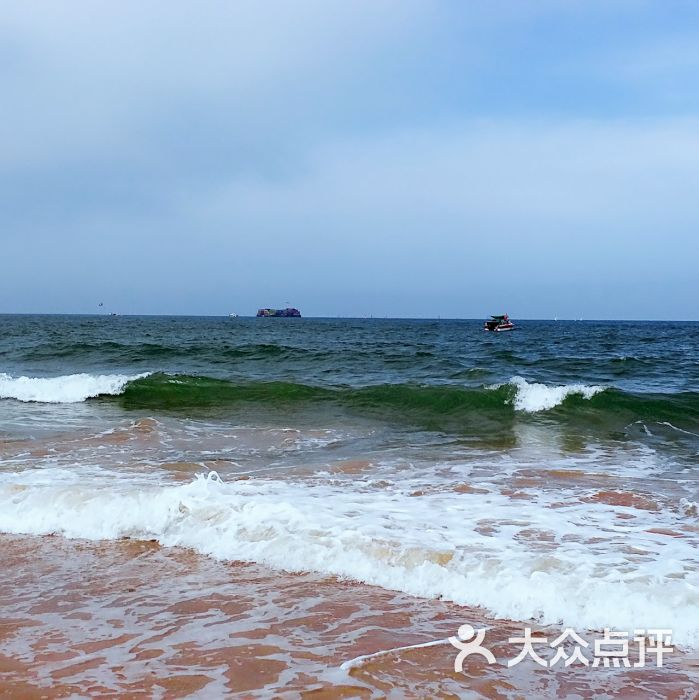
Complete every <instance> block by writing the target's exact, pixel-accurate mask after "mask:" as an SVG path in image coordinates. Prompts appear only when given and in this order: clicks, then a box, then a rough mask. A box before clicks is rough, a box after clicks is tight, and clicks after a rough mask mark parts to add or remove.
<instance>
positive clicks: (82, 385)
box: [0, 373, 147, 403]
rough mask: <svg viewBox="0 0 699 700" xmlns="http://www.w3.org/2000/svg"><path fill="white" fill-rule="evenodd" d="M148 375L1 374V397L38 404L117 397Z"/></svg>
mask: <svg viewBox="0 0 699 700" xmlns="http://www.w3.org/2000/svg"><path fill="white" fill-rule="evenodd" d="M146 376H147V375H146V374H137V375H131V376H127V375H123V374H98V375H93V374H68V375H65V376H62V377H11V376H10V375H9V374H4V373H0V398H2V399H15V400H17V401H24V402H36V403H79V402H81V401H86V400H87V399H91V398H95V397H96V396H105V395H117V394H121V392H122V391H124V387H126V385H127V384H128V383H129V382H131V381H136V380H139V379H142V378H144V377H146Z"/></svg>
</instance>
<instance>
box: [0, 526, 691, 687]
mask: <svg viewBox="0 0 699 700" xmlns="http://www.w3.org/2000/svg"><path fill="white" fill-rule="evenodd" d="M540 535H542V533H536V532H532V533H531V536H532V537H533V538H535V537H537V536H540ZM544 535H545V533H544ZM542 539H543V540H544V541H545V537H544V536H543V535H542ZM0 543H1V546H2V550H3V570H2V575H0V600H1V601H2V605H1V606H0V642H1V644H2V646H1V647H0V648H1V651H0V693H1V694H3V695H5V696H11V697H22V698H40V697H41V698H54V697H70V696H76V695H81V696H86V695H89V696H92V697H96V696H103V695H118V696H119V697H167V698H177V697H187V696H190V695H195V696H197V697H222V696H226V695H235V696H237V697H243V698H247V697H250V698H252V697H284V698H286V697H289V698H292V697H301V698H342V697H347V698H350V697H351V698H355V697H359V698H370V697H372V698H373V697H376V698H379V697H385V696H386V695H387V694H391V693H392V694H393V696H394V697H401V698H402V697H405V698H412V697H415V698H418V697H419V698H457V697H476V698H478V697H481V698H535V697H582V698H597V697H600V696H603V695H605V694H606V695H607V696H611V697H618V698H640V697H643V698H649V697H657V698H687V699H689V698H695V697H697V695H696V690H695V689H696V687H697V682H698V680H699V663H698V662H697V659H696V658H690V657H689V656H688V655H686V654H683V653H680V652H677V653H675V654H673V655H671V656H670V657H668V658H667V666H666V667H665V668H662V669H655V668H647V669H636V670H634V669H624V668H621V669H601V668H597V669H592V668H584V667H574V666H571V667H569V668H564V667H562V666H561V667H560V668H558V667H557V668H555V669H544V668H541V667H539V666H537V665H536V664H534V663H533V662H531V661H526V662H522V663H521V664H519V665H518V666H515V667H513V668H508V667H507V665H506V660H507V659H508V658H512V657H513V656H515V655H516V653H517V651H518V649H516V648H515V647H513V646H512V645H511V644H510V643H509V641H508V639H509V637H511V636H514V637H517V636H521V634H522V630H523V627H524V625H523V623H520V622H511V621H506V620H495V621H493V620H489V619H487V618H486V617H485V615H484V614H483V612H482V611H480V610H477V609H473V608H462V607H459V606H456V605H452V604H448V603H444V602H441V601H433V600H420V599H416V598H412V597H409V596H406V595H404V594H399V593H392V592H390V591H385V590H382V589H379V588H374V587H371V586H364V585H360V584H356V583H351V582H343V581H338V580H336V579H331V578H325V577H321V576H316V575H312V574H304V575H292V574H285V573H279V572H274V571H270V570H268V569H265V568H263V567H260V566H256V565H246V564H229V563H221V562H216V561H213V560H211V559H207V558H205V557H201V556H198V555H196V554H192V553H189V552H186V551H182V550H165V549H162V548H160V547H159V546H157V545H156V544H153V543H147V542H136V541H120V542H113V543H100V544H96V543H86V542H82V541H68V540H64V539H62V538H60V537H43V538H28V537H8V536H2V537H0ZM465 622H468V623H470V624H472V625H473V626H474V627H481V626H489V627H490V629H489V630H488V632H487V635H488V636H487V645H486V646H487V647H488V648H489V649H490V650H491V651H492V652H493V653H494V654H495V656H496V658H497V659H498V663H497V664H495V665H492V666H490V665H487V664H486V663H484V662H483V661H482V659H481V658H480V657H469V658H468V659H467V660H466V663H465V665H464V673H455V672H454V667H453V663H454V657H455V653H456V652H455V650H454V649H453V648H452V647H451V646H450V645H449V644H448V643H445V644H439V645H437V646H432V647H427V648H415V649H407V650H402V651H395V652H392V653H387V654H382V655H379V656H376V657H374V658H369V659H366V660H364V661H363V662H357V663H356V664H355V665H354V667H353V668H350V669H349V670H342V669H341V668H340V666H341V664H342V663H343V662H346V661H349V660H351V659H354V658H356V657H359V656H361V655H370V654H375V653H377V652H380V651H382V650H389V649H395V648H397V647H405V646H408V645H414V644H420V643H424V642H429V641H431V640H440V639H441V640H444V639H446V638H447V637H449V636H452V635H454V634H455V633H456V630H457V628H458V627H459V625H461V624H463V623H465ZM542 634H547V635H548V636H549V637H550V638H552V637H553V636H557V635H558V634H560V630H556V629H550V630H543V631H542Z"/></svg>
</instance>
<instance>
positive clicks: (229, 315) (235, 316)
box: [228, 314, 238, 318]
mask: <svg viewBox="0 0 699 700" xmlns="http://www.w3.org/2000/svg"><path fill="white" fill-rule="evenodd" d="M228 318H238V314H228Z"/></svg>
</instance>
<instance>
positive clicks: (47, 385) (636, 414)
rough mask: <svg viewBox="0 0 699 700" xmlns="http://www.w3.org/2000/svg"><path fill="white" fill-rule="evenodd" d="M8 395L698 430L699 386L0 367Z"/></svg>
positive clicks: (479, 424)
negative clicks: (307, 380) (304, 378)
mask: <svg viewBox="0 0 699 700" xmlns="http://www.w3.org/2000/svg"><path fill="white" fill-rule="evenodd" d="M0 398H4V399H16V400H18V401H25V402H29V401H33V402H40V403H75V402H80V401H86V400H104V401H117V402H119V403H120V404H121V406H122V407H123V408H125V409H148V410H152V411H158V410H170V411H178V410H188V411H192V410H197V409H202V410H205V409H223V410H226V409H228V410H237V409H247V408H250V407H253V406H254V407H256V408H258V409H261V410H269V411H297V410H301V409H303V410H311V411H312V410H318V409H319V410H322V411H326V410H328V409H334V410H337V411H342V412H350V413H353V414H361V415H364V416H367V417H370V418H375V419H380V420H387V421H391V422H403V423H406V422H407V423H411V424H414V425H419V426H420V427H423V428H426V429H430V430H456V431H459V430H461V431H465V432H471V431H473V432H474V433H475V432H478V431H484V430H485V431H488V430H492V431H496V430H498V429H499V428H502V429H504V428H506V427H507V426H508V425H510V424H512V423H513V422H514V421H515V420H525V419H527V417H532V419H533V418H535V417H537V416H539V417H541V418H542V419H545V420H547V421H554V422H557V423H567V424H571V423H576V424H579V425H581V426H582V425H587V426H589V427H591V428H594V429H603V430H606V431H622V430H624V428H625V427H627V426H629V425H630V424H635V423H639V424H640V422H643V423H644V424H645V423H656V424H658V425H671V426H672V427H673V428H674V430H675V431H677V432H678V433H683V434H686V435H689V436H696V434H697V433H699V394H697V393H694V392H684V393H674V394H672V393H633V392H624V391H621V390H620V389H616V388H611V387H604V386H598V385H586V384H565V385H558V386H557V385H547V384H541V383H535V382H528V381H526V380H525V379H523V378H522V377H513V378H512V379H511V380H510V381H508V382H507V383H505V384H499V385H493V386H483V387H464V386H460V385H456V384H444V385H432V386H427V385H420V384H377V385H374V386H362V387H350V386H332V385H326V386H318V385H308V384H300V383H294V382H279V381H269V382H266V381H251V382H233V381H228V380H225V379H217V378H213V377H205V376H192V375H186V374H165V373H161V372H158V373H153V374H148V373H144V374H139V375H131V376H128V375H120V374H110V375H90V374H72V375H67V376H61V377H52V378H44V377H16V378H13V377H11V376H9V375H7V374H0Z"/></svg>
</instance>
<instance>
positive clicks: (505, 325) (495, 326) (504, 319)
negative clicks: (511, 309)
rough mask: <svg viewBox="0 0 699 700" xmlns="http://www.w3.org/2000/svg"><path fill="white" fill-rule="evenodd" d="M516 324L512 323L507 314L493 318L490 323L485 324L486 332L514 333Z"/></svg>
mask: <svg viewBox="0 0 699 700" xmlns="http://www.w3.org/2000/svg"><path fill="white" fill-rule="evenodd" d="M514 328H515V324H514V323H512V321H510V317H509V316H508V315H507V314H503V315H502V316H491V317H490V320H489V321H486V322H485V323H484V324H483V330H484V331H492V332H494V333H503V332H504V331H513V330H514Z"/></svg>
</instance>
